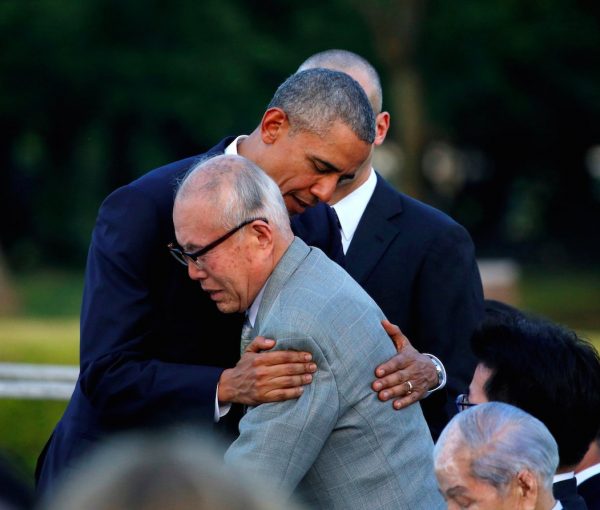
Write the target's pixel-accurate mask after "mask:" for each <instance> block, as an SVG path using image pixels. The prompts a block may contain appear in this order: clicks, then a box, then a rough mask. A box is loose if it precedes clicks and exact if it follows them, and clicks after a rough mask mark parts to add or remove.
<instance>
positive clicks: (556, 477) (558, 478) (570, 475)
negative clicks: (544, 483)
mask: <svg viewBox="0 0 600 510" xmlns="http://www.w3.org/2000/svg"><path fill="white" fill-rule="evenodd" d="M574 477H575V471H567V472H566V473H560V474H558V475H554V478H553V479H552V483H557V482H564V481H565V480H570V479H571V478H574Z"/></svg>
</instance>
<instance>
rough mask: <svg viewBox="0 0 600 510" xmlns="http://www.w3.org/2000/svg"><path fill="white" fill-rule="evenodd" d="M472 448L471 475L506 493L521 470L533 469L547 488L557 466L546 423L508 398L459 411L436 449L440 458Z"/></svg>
mask: <svg viewBox="0 0 600 510" xmlns="http://www.w3.org/2000/svg"><path fill="white" fill-rule="evenodd" d="M464 449H468V450H470V453H471V455H472V462H471V472H470V474H471V476H473V477H474V478H478V479H480V480H483V481H485V482H486V483H488V484H490V485H492V486H493V487H495V488H496V489H497V490H498V491H499V492H500V493H503V492H504V491H505V490H506V489H507V488H508V485H509V483H510V481H511V480H512V479H513V478H514V476H515V475H516V474H517V473H518V472H519V471H521V470H524V469H525V470H528V471H531V472H532V473H534V475H535V476H536V477H537V479H538V482H539V483H540V485H541V486H543V487H544V488H545V489H546V490H547V491H551V490H552V479H553V476H554V473H555V472H556V468H557V466H558V446H557V444H556V441H555V440H554V438H553V437H552V434H550V432H549V431H548V429H547V428H546V426H545V425H544V424H543V423H542V422H541V421H540V420H538V419H537V418H534V417H533V416H531V415H530V414H529V413H526V412H525V411H523V410H521V409H519V408H517V407H515V406H512V405H510V404H505V403H503V402H488V403H485V404H479V405H476V406H474V407H471V408H470V409H467V410H466V411H463V412H460V413H458V414H457V415H455V416H454V417H453V418H452V419H451V420H450V422H449V423H448V425H446V427H445V428H444V430H443V431H442V433H441V434H440V437H439V438H438V441H437V443H436V444H435V447H434V450H433V459H434V464H435V465H436V469H437V467H438V465H439V464H441V463H442V460H441V458H442V457H443V456H444V457H446V459H447V458H448V457H449V458H451V457H452V456H453V452H456V451H458V450H464Z"/></svg>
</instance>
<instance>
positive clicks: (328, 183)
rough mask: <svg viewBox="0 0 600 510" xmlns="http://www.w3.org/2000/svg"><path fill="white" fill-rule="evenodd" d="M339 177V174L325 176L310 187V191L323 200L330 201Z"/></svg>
mask: <svg viewBox="0 0 600 510" xmlns="http://www.w3.org/2000/svg"><path fill="white" fill-rule="evenodd" d="M338 178H339V176H338V175H337V174H331V175H327V176H323V177H322V178H321V179H319V181H318V182H317V183H315V184H314V185H313V186H312V187H311V188H310V192H311V193H312V194H313V195H314V196H315V197H317V198H318V199H319V200H320V201H321V202H329V200H331V197H332V196H333V192H334V191H335V187H336V186H337V183H338Z"/></svg>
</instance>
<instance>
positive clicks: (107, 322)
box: [78, 188, 222, 427]
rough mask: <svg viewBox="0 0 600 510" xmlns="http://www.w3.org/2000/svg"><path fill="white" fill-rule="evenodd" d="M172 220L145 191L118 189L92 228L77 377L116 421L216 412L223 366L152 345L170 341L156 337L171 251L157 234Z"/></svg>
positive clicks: (144, 422)
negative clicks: (181, 359) (176, 358)
mask: <svg viewBox="0 0 600 510" xmlns="http://www.w3.org/2000/svg"><path fill="white" fill-rule="evenodd" d="M167 219H168V220H170V219H171V217H170V215H168V217H165V214H164V213H163V214H161V213H160V209H159V207H158V206H157V205H156V204H155V203H154V202H153V201H152V200H151V199H150V198H149V197H147V196H146V195H144V194H143V193H142V192H140V191H139V190H132V189H129V188H121V189H120V190H117V191H116V192H114V193H113V194H112V195H110V196H109V197H108V198H107V199H106V201H105V202H104V204H103V205H102V207H101V209H100V211H99V215H98V219H97V223H96V226H95V229H94V232H93V235H92V242H91V246H90V249H89V254H88V261H87V266H86V275H85V287H84V296H83V304H82V311H81V352H80V357H81V375H80V380H79V383H78V384H79V385H80V389H81V391H82V392H83V393H84V395H85V396H86V397H87V399H88V400H89V402H90V403H91V404H92V406H93V407H94V408H95V409H96V410H97V411H98V412H99V413H100V414H101V415H102V416H103V419H104V420H105V421H106V424H108V425H113V426H115V427H123V426H124V427H131V426H136V425H147V424H148V420H150V419H155V418H157V417H159V416H160V417H167V416H168V415H169V414H170V413H171V412H179V411H180V410H181V409H184V408H186V409H193V410H194V412H195V413H197V414H199V415H201V416H202V417H205V418H206V419H211V418H212V417H213V413H214V405H215V391H216V384H217V381H218V379H219V377H220V374H221V371H222V369H219V368H215V367H210V366H201V365H192V364H185V363H178V362H172V361H165V360H161V359H159V357H158V356H155V355H154V346H156V345H158V344H160V343H161V342H164V343H165V344H168V343H169V342H170V341H171V340H172V339H170V338H167V337H162V338H157V337H156V328H157V324H158V323H159V321H160V320H161V319H162V317H159V315H160V313H158V312H157V300H158V299H159V298H160V296H157V294H158V293H159V292H160V291H161V287H160V284H159V283H158V282H160V281H161V278H162V279H163V280H164V279H165V278H164V275H162V276H161V274H160V272H161V271H164V266H165V260H164V258H162V257H163V253H164V252H166V247H165V245H164V244H163V242H162V241H163V239H162V237H161V235H159V233H160V232H161V230H164V228H165V227H164V225H162V224H161V222H162V223H164V222H165V221H166V220H167ZM167 255H168V253H167ZM159 419H161V418H159Z"/></svg>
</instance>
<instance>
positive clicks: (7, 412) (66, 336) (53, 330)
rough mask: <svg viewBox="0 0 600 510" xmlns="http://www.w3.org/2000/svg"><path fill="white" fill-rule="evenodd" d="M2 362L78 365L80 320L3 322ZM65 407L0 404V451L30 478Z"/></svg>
mask: <svg viewBox="0 0 600 510" xmlns="http://www.w3.org/2000/svg"><path fill="white" fill-rule="evenodd" d="M0 361H13V362H27V363H53V364H67V365H77V364H78V363H79V320H78V318H77V317H57V318H35V319H34V318H26V317H21V318H14V317H11V318H0ZM66 405H67V402H66V401H60V400H26V399H1V400H0V430H2V431H3V433H2V434H0V449H1V450H3V451H5V452H7V453H8V454H9V456H10V457H11V458H13V459H14V462H15V463H16V464H17V465H19V466H21V468H22V470H23V471H24V472H25V473H26V475H27V476H30V477H32V476H33V472H34V469H35V460H36V459H37V456H38V454H39V453H40V451H41V450H42V448H43V446H44V443H45V441H46V439H47V438H48V437H49V436H50V433H51V432H52V429H53V428H54V425H56V422H57V421H58V420H59V419H60V416H61V415H62V413H63V411H64V409H65V407H66ZM32 479H33V478H31V480H32Z"/></svg>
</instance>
